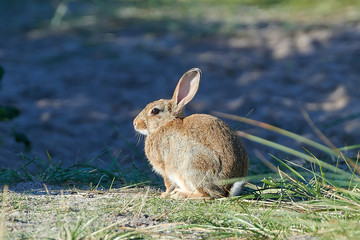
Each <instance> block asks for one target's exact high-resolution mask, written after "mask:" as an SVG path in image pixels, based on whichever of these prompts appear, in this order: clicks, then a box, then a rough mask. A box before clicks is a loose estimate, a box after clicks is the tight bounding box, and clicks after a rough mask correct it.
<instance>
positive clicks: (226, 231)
mask: <svg viewBox="0 0 360 240" xmlns="http://www.w3.org/2000/svg"><path fill="white" fill-rule="evenodd" d="M227 117H231V118H233V119H236V120H239V121H242V122H245V123H248V124H254V125H256V126H259V127H263V128H264V129H265V130H271V131H275V132H277V133H279V134H284V135H285V136H288V137H289V138H292V139H294V140H296V141H301V142H303V143H306V144H308V145H309V147H313V148H317V149H319V150H322V151H323V152H324V153H325V154H327V155H328V156H329V158H324V159H322V160H320V159H318V158H316V157H315V156H314V155H312V154H311V153H310V152H309V151H306V150H304V151H303V152H299V151H298V150H295V149H292V148H291V147H286V148H285V146H281V145H278V144H276V143H273V142H269V141H267V140H265V139H261V138H258V137H254V136H251V135H246V134H242V136H243V137H246V138H248V139H250V140H254V141H257V142H258V143H260V144H266V145H268V146H270V147H272V148H275V149H277V150H279V151H283V150H284V149H286V150H289V149H290V150H292V151H290V152H289V151H288V154H294V155H295V156H297V157H303V156H306V158H304V160H306V161H308V164H306V165H305V166H299V165H296V164H294V163H292V162H291V161H288V160H286V159H280V158H278V157H277V156H272V155H271V156H270V157H271V158H272V159H273V161H269V160H266V159H265V157H263V156H262V155H261V154H260V153H259V154H258V159H252V161H251V166H250V168H251V169H253V170H252V172H251V175H250V176H249V178H248V181H249V182H248V184H247V185H246V188H245V190H244V194H243V195H242V196H240V197H236V198H226V199H217V200H211V201H208V200H207V201H190V200H182V201H181V200H171V199H161V198H160V197H159V190H156V189H158V187H159V185H158V181H157V180H155V182H154V181H152V180H153V179H151V178H147V177H146V176H149V175H148V174H147V173H146V174H144V172H142V171H140V170H137V169H132V170H131V171H130V170H121V168H120V166H118V165H117V164H116V158H115V157H114V158H113V164H112V166H110V167H109V168H108V169H100V168H97V167H94V166H92V165H91V162H89V163H88V164H86V165H81V166H72V167H68V168H65V167H62V166H61V165H58V164H56V163H54V162H53V161H52V160H51V157H50V156H49V162H50V164H48V163H47V164H46V163H42V162H41V161H39V160H34V159H29V158H26V157H25V156H23V157H24V160H25V161H26V162H27V164H25V166H24V167H23V169H20V170H19V171H4V170H2V171H0V179H1V180H3V179H8V183H12V185H14V183H17V182H19V181H26V182H29V181H32V182H37V183H41V184H43V185H42V186H41V185H39V186H40V187H38V189H33V190H31V189H29V190H28V191H25V192H22V191H8V190H7V189H6V187H5V186H4V184H2V185H3V186H2V189H4V190H3V192H2V194H1V202H2V215H1V218H0V219H1V220H0V234H2V235H3V236H5V237H6V238H34V239H36V238H38V237H39V236H40V237H44V238H53V239H56V238H58V239H65V238H67V239H91V238H93V239H122V238H125V239H128V238H145V239H157V238H160V237H166V238H168V237H174V238H181V237H188V238H194V239H199V238H210V239H221V238H231V237H234V238H243V239H249V238H256V239H269V238H270V239H284V238H290V239H291V238H294V237H296V236H301V237H303V238H305V237H306V236H313V237H317V238H319V239H356V238H357V237H358V236H359V234H360V229H359V228H358V226H359V224H360V188H359V186H360V180H359V174H358V160H359V151H360V148H359V146H358V145H355V146H350V148H351V149H353V150H355V152H357V153H358V154H357V156H356V157H355V158H350V157H347V156H345V155H344V154H343V153H342V152H341V150H343V149H344V148H339V149H333V148H331V147H328V146H325V145H322V144H320V143H316V144H314V142H312V141H311V140H310V139H306V138H303V137H300V136H298V135H296V134H294V133H290V132H287V131H285V130H283V129H278V128H276V127H274V126H271V125H268V124H265V123H260V122H256V121H253V120H251V119H247V118H239V117H236V116H230V115H227ZM346 149H348V148H346ZM300 153H301V154H300ZM135 154H136V153H135ZM298 154H300V155H298ZM330 157H336V158H337V159H338V161H337V162H336V164H332V161H331V158H330ZM310 159H312V160H310ZM261 160H262V161H263V162H261ZM350 161H351V162H352V163H351V164H350ZM260 162H261V163H260ZM345 162H346V163H347V164H345ZM259 163H260V164H259ZM28 164H37V165H38V166H39V171H38V172H37V173H30V172H29V171H27V170H26V169H27V165H28ZM260 166H262V169H261V167H260ZM264 166H267V167H268V169H269V170H267V171H264V170H263V168H264ZM339 166H341V167H339ZM254 169H261V170H257V171H256V170H254ZM9 176H11V177H9ZM10 180H11V181H10ZM2 183H3V181H2ZM59 184H60V185H61V186H62V187H61V188H60V189H59V188H56V187H54V186H53V185H59ZM30 186H31V185H30ZM146 186H151V187H152V188H148V187H146Z"/></svg>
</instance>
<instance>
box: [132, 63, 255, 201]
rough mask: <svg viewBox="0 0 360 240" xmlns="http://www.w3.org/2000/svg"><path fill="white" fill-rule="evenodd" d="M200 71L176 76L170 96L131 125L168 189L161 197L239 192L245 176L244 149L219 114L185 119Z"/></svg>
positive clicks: (151, 107)
mask: <svg viewBox="0 0 360 240" xmlns="http://www.w3.org/2000/svg"><path fill="white" fill-rule="evenodd" d="M200 77H201V70H200V69H198V68H193V69H190V70H189V71H187V72H186V73H184V75H183V76H182V77H181V78H180V80H179V82H178V84H177V86H176V89H175V91H174V94H173V97H172V99H160V100H158V101H154V102H152V103H149V104H148V105H147V106H146V107H145V108H144V109H143V110H142V111H141V112H140V113H139V114H138V115H137V116H136V118H135V119H134V122H133V124H134V128H135V130H136V131H137V132H139V133H141V134H143V135H145V136H146V139H145V154H146V157H147V158H148V160H149V162H150V164H151V165H152V167H153V170H154V171H155V172H156V173H158V174H160V175H161V176H162V177H163V179H164V183H165V187H166V191H165V192H163V193H162V194H161V197H163V198H164V197H171V198H173V199H187V198H190V199H213V198H219V197H227V196H229V195H230V196H237V195H239V194H240V191H241V188H242V186H243V185H244V183H245V181H238V182H235V183H234V184H232V183H230V181H229V180H230V179H232V178H244V177H246V176H247V172H248V167H249V159H248V155H247V151H246V149H245V147H244V145H243V143H242V142H241V141H240V139H239V138H238V137H237V136H236V134H235V133H234V132H233V131H232V129H231V128H230V127H229V126H228V125H227V124H225V123H224V122H223V121H222V120H220V119H219V118H216V117H214V116H211V115H207V114H193V115H190V116H188V117H184V108H185V106H186V104H188V103H189V102H190V101H191V100H192V99H193V97H194V96H195V94H196V92H197V90H198V87H199V83H200Z"/></svg>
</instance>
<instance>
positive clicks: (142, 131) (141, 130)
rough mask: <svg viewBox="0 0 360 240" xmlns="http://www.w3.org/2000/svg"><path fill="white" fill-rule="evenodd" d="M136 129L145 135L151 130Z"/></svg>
mask: <svg viewBox="0 0 360 240" xmlns="http://www.w3.org/2000/svg"><path fill="white" fill-rule="evenodd" d="M135 130H136V131H137V132H138V133H141V134H143V135H145V136H147V135H149V131H148V130H147V129H136V128H135Z"/></svg>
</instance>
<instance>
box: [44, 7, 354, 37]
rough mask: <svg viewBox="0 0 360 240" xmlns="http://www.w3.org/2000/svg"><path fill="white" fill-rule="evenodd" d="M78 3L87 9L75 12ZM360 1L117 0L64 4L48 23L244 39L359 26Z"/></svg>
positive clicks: (150, 33) (74, 27)
mask: <svg viewBox="0 0 360 240" xmlns="http://www.w3.org/2000/svg"><path fill="white" fill-rule="evenodd" d="M74 3H77V4H80V5H81V4H84V6H85V7H84V8H77V9H73V8H72V5H73V4H74ZM359 11H360V2H359V1H357V0H327V1H311V0H297V1H291V0H290V1H289V0H225V1H215V0H203V1H195V2H194V1H190V0H178V1H171V0H152V1H142V0H135V1H134V0H122V1H119V0H112V1H104V0H97V1H92V2H90V3H89V1H83V0H77V1H68V2H67V1H59V4H58V5H57V6H55V8H54V13H53V16H52V18H51V19H49V21H48V22H47V24H44V23H43V24H42V25H41V26H46V25H50V26H51V27H53V28H63V29H79V28H82V29H83V30H84V28H85V29H86V28H93V29H98V30H100V29H102V28H104V27H106V29H107V30H108V31H109V29H110V32H111V31H112V30H111V29H113V30H116V29H117V30H119V29H122V28H131V29H133V30H135V31H136V30H137V29H140V28H141V29H143V30H144V29H145V30H146V29H147V30H148V34H149V35H150V36H151V35H153V34H157V33H159V34H162V33H164V32H172V33H176V34H182V35H185V36H187V38H191V40H194V39H197V38H198V37H203V36H208V35H217V34H222V35H239V34H240V35H243V34H244V29H249V28H250V29H252V28H255V29H256V28H258V27H261V26H266V25H268V24H276V25H280V26H281V27H283V28H285V29H288V30H289V31H292V30H296V29H298V28H299V27H304V26H310V27H311V26H312V25H323V24H325V25H328V24H334V23H339V22H341V23H343V22H359V20H360V15H359V14H358V13H359Z"/></svg>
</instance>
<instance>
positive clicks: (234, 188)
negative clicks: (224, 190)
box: [230, 181, 246, 197]
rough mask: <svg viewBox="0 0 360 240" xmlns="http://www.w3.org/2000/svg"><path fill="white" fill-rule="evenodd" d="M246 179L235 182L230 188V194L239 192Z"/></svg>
mask: <svg viewBox="0 0 360 240" xmlns="http://www.w3.org/2000/svg"><path fill="white" fill-rule="evenodd" d="M245 183H246V181H239V182H235V183H234V184H233V185H232V187H231V189H230V196H232V197H236V196H239V195H240V194H241V191H242V189H243V186H244V184H245Z"/></svg>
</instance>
